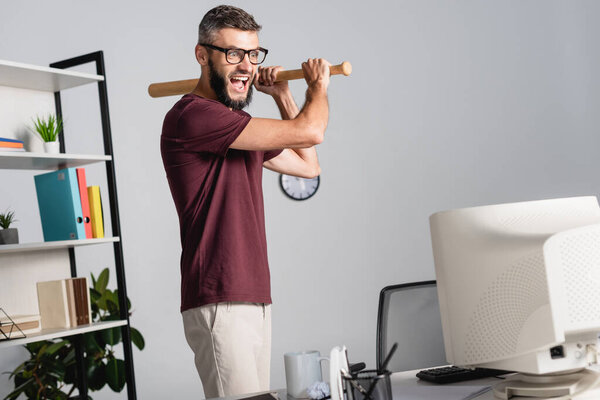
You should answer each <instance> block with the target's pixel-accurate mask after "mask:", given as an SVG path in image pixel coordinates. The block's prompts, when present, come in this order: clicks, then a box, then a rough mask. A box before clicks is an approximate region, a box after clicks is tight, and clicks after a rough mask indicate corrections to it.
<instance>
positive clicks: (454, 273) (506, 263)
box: [430, 196, 600, 398]
mask: <svg viewBox="0 0 600 400" xmlns="http://www.w3.org/2000/svg"><path fill="white" fill-rule="evenodd" d="M430 226H431V239H432V245H433V255H434V261H435V272H436V279H437V283H438V296H439V302H440V313H441V317H442V328H443V333H444V345H445V349H446V357H447V360H448V362H450V363H452V364H454V365H459V366H467V367H487V368H496V369H505V370H511V371H518V372H522V373H526V374H529V375H531V376H533V377H535V376H540V375H548V374H554V375H558V376H561V375H563V376H568V377H569V379H570V380H571V381H573V382H574V384H573V385H571V386H572V387H571V388H570V389H568V390H567V392H564V393H566V394H568V393H571V394H572V393H578V392H580V391H583V389H586V388H587V386H589V385H591V384H592V382H593V383H594V385H595V384H596V383H597V381H598V379H596V378H595V377H593V376H592V377H590V376H587V374H588V372H587V371H588V370H584V369H585V368H586V367H588V366H589V364H590V363H594V362H595V357H596V347H595V346H596V344H597V339H598V332H600V207H598V201H597V199H596V198H595V197H591V196H590V197H575V198H567V199H553V200H542V201H530V202H522V203H511V204H500V205H493V206H483V207H473V208H465V209H459V210H452V211H443V212H439V213H436V214H433V215H432V216H431V217H430ZM574 374H575V375H574ZM577 374H579V375H577ZM582 374H583V375H582ZM582 377H584V378H585V379H583V380H581V379H580V378H582ZM525 380H527V379H525ZM586 380H587V381H586ZM542 381H543V379H542ZM539 382H541V381H536V380H535V379H533V383H532V382H529V385H530V386H531V385H532V384H533V386H536V385H537V386H539ZM586 385H587V386H586ZM502 390H504V391H507V390H505V389H502ZM502 390H501V391H502ZM515 390H517V389H515ZM519 390H520V389H519ZM517 392H518V390H517V391H513V392H512V394H513V395H514V393H517ZM544 393H547V392H544ZM557 393H558V392H557ZM505 394H506V393H505ZM521 394H523V393H521ZM496 395H497V397H498V398H510V395H511V393H508V394H506V397H502V396H501V394H498V393H496ZM548 398H551V397H548ZM597 398H600V397H597Z"/></svg>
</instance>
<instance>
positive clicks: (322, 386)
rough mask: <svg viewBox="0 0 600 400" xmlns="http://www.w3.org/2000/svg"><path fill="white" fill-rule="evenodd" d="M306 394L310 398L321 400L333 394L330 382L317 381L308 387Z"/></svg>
mask: <svg viewBox="0 0 600 400" xmlns="http://www.w3.org/2000/svg"><path fill="white" fill-rule="evenodd" d="M306 394H307V395H308V397H309V398H311V399H315V400H321V399H322V398H324V397H327V396H329V395H330V394H331V392H330V391H329V384H327V382H315V383H313V384H312V385H310V386H309V387H308V389H306Z"/></svg>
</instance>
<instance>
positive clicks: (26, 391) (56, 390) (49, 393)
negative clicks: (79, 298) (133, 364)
mask: <svg viewBox="0 0 600 400" xmlns="http://www.w3.org/2000/svg"><path fill="white" fill-rule="evenodd" d="M108 278H109V272H108V268H105V269H104V270H103V271H102V272H101V273H100V275H99V276H98V279H96V277H95V276H94V275H93V274H92V287H91V288H90V292H89V294H90V303H91V308H92V321H93V322H99V321H114V320H118V319H120V312H119V299H118V296H119V294H118V291H117V290H110V289H108V288H107V286H108ZM127 309H128V314H129V315H131V302H130V301H129V299H127ZM130 331H131V341H132V343H133V344H134V345H135V346H136V347H137V348H138V349H140V350H143V349H144V347H145V340H144V337H143V336H142V334H141V333H140V332H139V331H138V330H137V329H135V328H133V327H130ZM122 341H123V337H122V336H121V328H120V327H116V328H110V329H104V330H100V331H95V332H89V333H84V334H83V347H84V349H83V350H84V356H83V357H84V363H85V373H86V378H87V384H88V389H89V390H90V391H91V392H95V391H98V390H101V389H102V388H104V387H106V386H108V387H110V388H111V389H112V390H113V391H114V392H121V391H122V390H123V388H124V387H125V362H124V361H123V360H122V359H120V358H118V357H119V356H118V352H117V351H116V350H117V349H116V348H115V347H116V346H117V345H118V344H119V343H121V342H122ZM24 347H25V349H26V350H27V352H28V353H29V354H28V357H29V358H28V359H27V360H25V361H24V362H23V363H21V364H20V365H19V366H18V367H17V368H15V370H14V371H13V372H12V373H11V374H10V376H9V380H13V381H14V385H15V388H14V389H13V391H12V392H10V393H9V394H8V395H6V397H4V400H16V399H17V398H21V397H19V396H21V395H25V397H26V398H28V399H40V400H45V399H48V400H50V399H52V400H66V399H74V398H77V399H79V397H72V395H73V394H74V391H75V389H77V387H76V386H77V379H78V377H77V365H76V361H75V346H74V340H73V337H65V338H62V339H52V340H44V341H41V342H35V343H28V344H26V345H24ZM91 398H92V397H91V396H89V395H88V400H89V399H91Z"/></svg>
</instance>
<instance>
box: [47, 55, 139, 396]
mask: <svg viewBox="0 0 600 400" xmlns="http://www.w3.org/2000/svg"><path fill="white" fill-rule="evenodd" d="M87 63H95V64H96V73H97V75H101V76H103V77H104V80H103V81H99V82H98V96H99V99H100V114H101V119H102V134H103V138H104V154H105V155H108V156H111V159H110V160H109V161H106V162H105V163H106V177H107V183H108V194H109V204H110V214H111V223H112V231H113V236H117V237H121V223H120V218H119V202H118V196H117V184H116V178H115V161H114V155H113V147H112V134H111V129H110V114H109V110H108V92H107V89H106V72H105V67H104V53H103V52H102V51H97V52H94V53H89V54H85V55H82V56H78V57H74V58H69V59H67V60H62V61H58V62H55V63H52V64H50V67H52V68H59V69H67V68H71V67H75V66H78V65H82V64H87ZM54 100H55V107H56V114H57V116H62V106H61V98H60V92H55V93H54ZM60 151H61V153H65V140H64V133H63V132H61V133H60ZM122 243H123V242H122V238H121V240H119V241H116V242H114V243H113V246H114V257H115V269H116V275H117V289H118V296H119V310H120V314H121V315H120V318H121V319H122V320H126V321H127V324H126V325H123V326H122V327H121V334H122V337H123V352H124V361H125V381H126V384H127V385H126V386H127V398H128V399H129V400H135V399H136V398H137V395H136V390H135V375H134V368H133V352H132V345H131V331H130V325H129V312H128V309H127V285H126V284H125V267H124V258H123V245H122ZM69 258H70V262H71V276H73V277H76V276H77V264H76V260H75V250H74V249H73V248H70V249H69ZM73 338H74V339H75V340H74V343H75V352H76V359H77V371H78V390H79V398H81V399H87V394H88V385H87V378H86V369H85V362H84V346H83V336H82V335H75V336H74V337H73Z"/></svg>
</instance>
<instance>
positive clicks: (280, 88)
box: [254, 66, 289, 97]
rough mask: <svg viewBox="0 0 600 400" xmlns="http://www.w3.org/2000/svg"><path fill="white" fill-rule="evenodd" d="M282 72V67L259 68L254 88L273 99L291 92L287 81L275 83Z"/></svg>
mask: <svg viewBox="0 0 600 400" xmlns="http://www.w3.org/2000/svg"><path fill="white" fill-rule="evenodd" d="M280 71H283V68H282V67H280V66H274V67H264V68H263V67H258V72H257V74H256V78H255V79H254V87H256V90H258V91H260V92H263V93H266V94H268V95H271V96H273V97H277V96H280V95H282V94H284V93H286V92H287V91H289V86H288V83H287V81H279V82H275V78H276V77H277V73H278V72H280Z"/></svg>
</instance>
